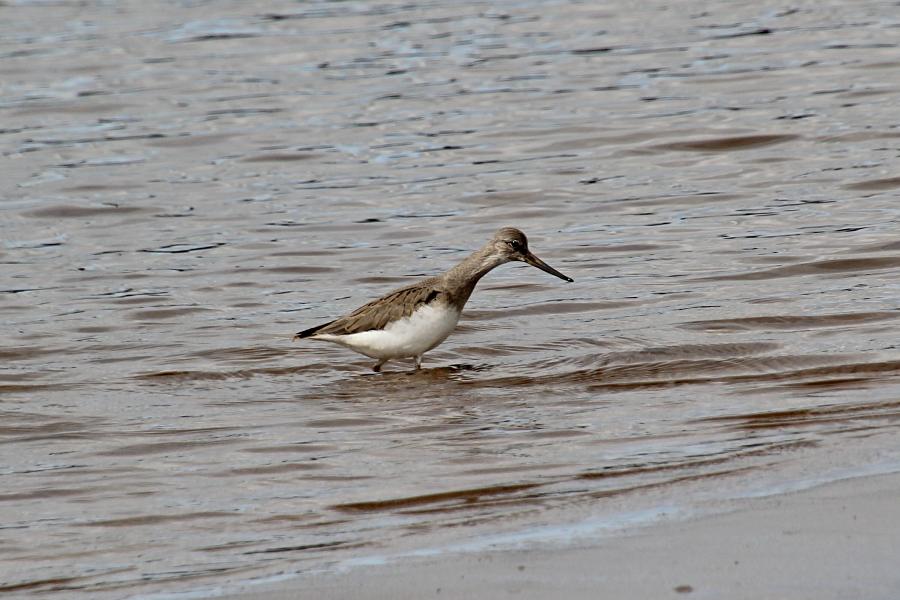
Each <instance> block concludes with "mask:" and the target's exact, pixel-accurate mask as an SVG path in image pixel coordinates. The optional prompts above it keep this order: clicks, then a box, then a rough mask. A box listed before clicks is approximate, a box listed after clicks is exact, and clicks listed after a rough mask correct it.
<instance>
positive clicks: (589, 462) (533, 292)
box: [0, 0, 900, 599]
mask: <svg viewBox="0 0 900 600" xmlns="http://www.w3.org/2000/svg"><path fill="white" fill-rule="evenodd" d="M898 40H900V11H898V8H897V6H896V3H894V2H869V1H858V2H838V1H821V2H795V3H793V4H784V3H776V2H770V1H762V2H746V3H734V2H703V1H699V0H697V1H694V0H692V1H686V2H677V3H676V2H660V1H657V0H652V1H649V2H643V3H639V4H637V3H633V2H565V1H559V2H537V1H533V0H516V1H496V2H479V1H461V2H452V3H450V2H430V1H425V2H417V1H415V0H413V1H411V2H410V1H404V2H325V1H322V2H286V1H284V2H280V1H266V2H243V1H238V0H217V1H215V2H204V1H190V0H182V1H171V2H162V1H155V2H154V1H151V2H147V1H143V2H137V1H132V0H125V1H121V2H108V1H103V0H86V1H78V2H76V1H65V0H59V1H52V2H51V1H47V2H44V1H37V0H34V1H27V0H24V1H22V0H20V1H16V0H7V1H6V2H2V3H0V154H2V156H0V263H2V267H0V272H2V278H0V322H2V331H3V336H2V341H0V359H2V362H0V414H2V420H0V482H2V489H0V591H6V592H14V593H17V594H21V595H25V596H31V595H40V596H41V597H47V596H48V594H49V595H60V596H65V597H72V598H101V599H103V598H125V597H134V596H145V597H146V596H150V597H158V596H159V595H160V594H163V595H165V594H168V593H173V592H194V593H195V595H198V596H202V595H204V594H212V593H218V592H221V591H226V590H229V589H237V587H239V586H241V585H245V584H247V583H248V582H250V581H254V580H265V579H267V578H268V579H270V578H272V577H282V576H283V577H286V576H290V575H291V574H296V573H305V572H309V571H311V570H320V569H330V568H336V567H338V566H341V567H347V566H348V565H352V564H357V563H359V562H373V561H374V562H377V561H381V560H388V559H391V557H397V556H403V555H405V554H409V553H422V552H440V551H442V550H446V549H457V550H458V549H466V548H485V547H495V546H497V545H499V546H502V545H503V544H531V543H544V542H563V543H565V542H568V541H571V540H572V539H581V538H591V537H592V536H599V535H611V534H613V533H614V532H615V531H618V530H621V528H623V527H624V528H627V527H631V526H633V525H634V524H639V523H643V522H646V521H652V520H653V519H656V518H659V517H660V516H662V515H671V514H694V513H698V512H701V513H702V512H703V511H707V510H714V509H715V507H716V506H717V503H719V502H723V501H726V500H728V499H733V498H740V497H743V496H750V495H760V494H771V493H777V492H781V491H785V490H790V489H796V488H799V487H805V486H809V485H813V484H815V483H819V482H823V481H830V480H834V479H840V478H844V477H850V476H855V475H862V474H866V473H874V472H884V471H896V470H900V419H898V417H900V349H898V346H897V326H898V317H900V311H898V291H900V288H898V275H900V229H898V221H900V204H898V202H897V200H898V196H897V191H898V189H900V176H898V173H900V169H898V159H900V111H898V91H900V53H898V48H897V42H898ZM507 225H511V226H516V227H519V228H521V229H523V230H524V231H525V232H526V233H527V234H528V235H529V237H530V241H531V246H532V249H533V250H534V251H535V252H536V254H538V255H539V256H541V257H542V258H543V259H544V260H546V261H547V262H548V263H550V264H551V265H553V266H555V267H557V268H558V269H559V270H561V271H563V272H564V273H566V274H568V275H570V276H572V277H573V278H574V279H575V283H573V284H567V283H564V282H562V281H560V280H558V279H555V278H553V277H550V276H549V275H546V274H545V273H542V272H540V271H538V270H536V269H532V268H530V267H527V266H524V265H518V264H514V265H506V266H504V267H501V268H499V269H497V270H495V271H494V272H492V273H491V274H490V275H488V276H487V277H486V278H485V279H484V280H482V282H481V284H480V285H479V287H478V289H476V292H475V294H474V295H473V297H472V299H471V300H470V302H469V305H468V307H467V311H466V313H465V314H464V316H463V319H462V321H461V322H460V326H459V327H458V330H457V331H456V332H455V333H454V335H452V336H451V337H450V338H449V339H448V340H447V341H446V342H445V343H444V344H443V345H442V346H440V347H439V348H438V349H436V350H434V351H432V352H430V353H429V354H427V355H426V357H425V362H424V367H425V368H424V369H423V370H422V371H419V372H412V371H411V370H410V367H411V363H409V362H403V361H397V362H394V363H391V364H390V365H389V366H388V367H387V368H386V372H384V373H381V374H374V373H372V372H371V371H370V366H371V362H372V361H370V360H369V359H365V358H363V357H361V356H359V355H356V354H354V353H352V352H349V351H347V350H344V349H341V348H339V347H334V346H330V345H323V344H316V343H311V342H308V341H306V342H294V343H292V341H291V336H292V334H293V333H294V332H296V331H299V330H300V329H305V328H307V327H311V326H313V325H316V324H318V323H320V322H323V321H326V320H329V319H332V318H334V317H336V316H339V315H340V314H342V313H344V312H346V311H348V310H351V309H353V308H355V307H356V306H358V305H360V304H362V303H364V302H366V301H368V300H369V299H371V298H373V297H377V296H378V295H380V294H381V293H384V292H386V291H388V290H389V289H391V288H393V287H396V286H400V285H404V284H406V283H409V282H411V281H414V280H415V278H418V277H422V276H426V275H431V274H436V273H439V272H441V271H442V270H444V269H446V268H448V267H450V266H452V265H453V264H455V263H456V262H457V261H459V260H461V259H462V258H463V257H465V256H466V254H467V253H468V252H471V251H472V250H474V249H475V248H477V247H479V246H480V245H481V244H482V243H484V241H485V240H486V239H487V238H488V237H489V236H490V235H491V234H492V233H493V231H494V230H496V229H497V228H499V227H501V226H507Z"/></svg>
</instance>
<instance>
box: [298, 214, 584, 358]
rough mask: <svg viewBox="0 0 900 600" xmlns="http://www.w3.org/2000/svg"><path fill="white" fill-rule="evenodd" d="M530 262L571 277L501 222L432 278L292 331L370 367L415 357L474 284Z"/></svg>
mask: <svg viewBox="0 0 900 600" xmlns="http://www.w3.org/2000/svg"><path fill="white" fill-rule="evenodd" d="M514 260H517V261H522V262H526V263H528V264H529V265H532V266H534V267H537V268H538V269H541V270H542V271H546V272H547V273H550V274H551V275H556V276H557V277H559V278H560V279H564V280H566V281H569V282H572V281H574V280H573V279H572V278H571V277H568V276H566V275H563V274H562V273H560V272H559V271H557V270H556V269H554V268H553V267H551V266H550V265H548V264H547V263H545V262H544V261H542V260H541V259H539V258H538V257H537V256H535V255H534V254H532V253H531V251H530V250H529V249H528V238H526V237H525V234H524V233H522V232H521V231H519V230H518V229H515V228H514V227H504V228H503V229H501V230H499V231H498V232H497V233H495V234H494V237H493V238H491V240H490V241H489V242H488V243H487V244H485V245H484V246H483V247H482V248H481V249H480V250H476V251H475V252H473V253H472V254H470V255H469V256H468V257H467V258H466V259H465V260H463V261H462V262H461V263H459V264H458V265H456V266H455V267H453V268H452V269H450V270H449V271H447V272H446V273H444V274H443V275H438V276H436V277H429V278H428V279H423V280H422V281H419V282H417V283H413V284H412V285H408V286H406V287H402V288H400V289H397V290H394V291H393V292H390V293H389V294H387V295H385V296H382V297H381V298H379V299H377V300H373V301H372V302H369V303H368V304H366V305H364V306H361V307H359V308H358V309H356V310H355V311H353V312H352V313H350V314H348V315H345V316H343V317H341V318H339V319H336V320H334V321H330V322H328V323H325V324H323V325H319V326H317V327H312V328H311V329H307V330H305V331H301V332H300V333H298V334H296V335H295V336H294V339H295V340H296V339H299V338H309V339H311V340H324V341H326V342H333V343H335V344H340V345H341V346H345V347H347V348H350V349H351V350H354V351H356V352H359V353H360V354H364V355H366V356H368V357H369V358H374V359H376V360H378V362H377V363H375V366H374V367H372V369H373V370H374V371H376V372H377V371H380V370H381V367H382V366H383V365H384V363H386V362H387V361H389V360H391V359H392V358H410V357H412V358H415V359H416V369H418V368H420V367H421V366H422V355H423V354H425V353H426V352H428V351H429V350H431V349H432V348H435V347H436V346H437V345H438V344H440V343H441V342H443V341H444V340H445V339H447V336H448V335H450V333H451V332H452V331H453V329H454V328H455V327H456V322H457V321H459V315H460V314H461V313H462V309H463V307H464V306H465V305H466V301H467V300H468V299H469V296H471V295H472V290H474V289H475V284H476V283H478V280H479V279H481V278H482V277H484V275H485V274H487V273H488V271H490V270H491V269H493V268H494V267H498V266H500V265H502V264H504V263H508V262H510V261H514Z"/></svg>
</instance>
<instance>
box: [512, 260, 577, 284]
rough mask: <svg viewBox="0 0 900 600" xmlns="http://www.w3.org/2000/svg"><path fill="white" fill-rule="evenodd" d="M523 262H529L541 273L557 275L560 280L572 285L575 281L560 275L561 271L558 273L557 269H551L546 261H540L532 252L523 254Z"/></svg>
mask: <svg viewBox="0 0 900 600" xmlns="http://www.w3.org/2000/svg"><path fill="white" fill-rule="evenodd" d="M522 260H523V261H525V262H527V263H528V264H529V265H531V266H532V267H537V268H538V269H540V270H541V271H544V272H546V273H550V274H551V275H556V276H557V277H559V278H560V279H562V280H564V281H568V282H569V283H572V282H574V281H575V280H574V279H572V278H571V277H569V276H567V275H563V274H562V273H560V272H559V271H557V270H556V269H554V268H553V267H551V266H550V265H548V264H547V263H545V262H544V261H542V260H541V259H539V258H538V257H537V256H535V255H534V254H532V253H531V252H526V253H525V254H523V255H522Z"/></svg>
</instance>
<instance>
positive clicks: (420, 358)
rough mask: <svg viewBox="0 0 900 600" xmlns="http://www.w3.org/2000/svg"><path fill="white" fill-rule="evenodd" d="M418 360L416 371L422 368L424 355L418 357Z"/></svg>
mask: <svg viewBox="0 0 900 600" xmlns="http://www.w3.org/2000/svg"><path fill="white" fill-rule="evenodd" d="M415 358H416V371H418V370H419V369H421V368H422V355H421V354H420V355H418V356H417V357H415Z"/></svg>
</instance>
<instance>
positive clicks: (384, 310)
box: [294, 279, 441, 339]
mask: <svg viewBox="0 0 900 600" xmlns="http://www.w3.org/2000/svg"><path fill="white" fill-rule="evenodd" d="M435 283H436V282H435V281H434V279H426V280H425V281H421V282H419V283H415V284H413V285H410V286H406V287H403V288H400V289H399V290H394V291H393V292H391V293H389V294H387V295H386V296H382V297H381V298H378V299H377V300H372V301H371V302H369V303H368V304H365V305H363V306H360V307H359V308H357V309H356V310H355V311H353V312H352V313H350V314H349V315H345V316H343V317H341V318H340V319H336V320H334V321H331V322H329V323H325V324H323V325H319V326H317V327H312V328H311V329H307V330H305V331H301V332H300V333H298V334H297V335H295V336H294V338H295V339H296V338H306V337H312V336H315V335H319V334H323V333H330V334H332V335H349V334H351V333H361V332H363V331H371V330H373V329H384V328H385V327H386V326H387V324H388V323H390V322H391V321H396V320H397V319H402V318H404V317H408V316H409V315H411V314H412V313H413V312H414V311H415V310H416V308H418V307H419V306H421V305H423V304H428V303H430V302H432V301H434V299H435V298H437V297H438V296H439V295H440V294H441V291H440V290H439V289H437V288H436V287H435Z"/></svg>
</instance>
